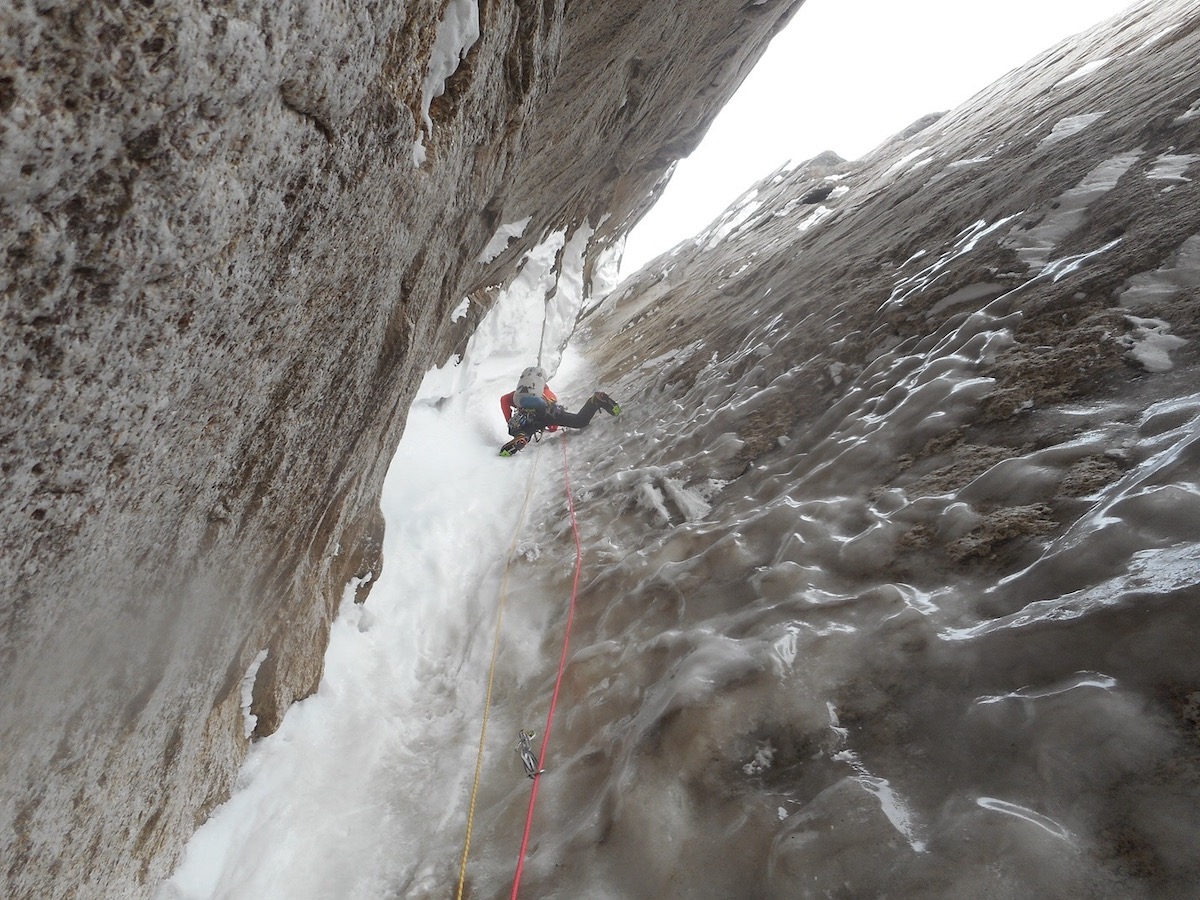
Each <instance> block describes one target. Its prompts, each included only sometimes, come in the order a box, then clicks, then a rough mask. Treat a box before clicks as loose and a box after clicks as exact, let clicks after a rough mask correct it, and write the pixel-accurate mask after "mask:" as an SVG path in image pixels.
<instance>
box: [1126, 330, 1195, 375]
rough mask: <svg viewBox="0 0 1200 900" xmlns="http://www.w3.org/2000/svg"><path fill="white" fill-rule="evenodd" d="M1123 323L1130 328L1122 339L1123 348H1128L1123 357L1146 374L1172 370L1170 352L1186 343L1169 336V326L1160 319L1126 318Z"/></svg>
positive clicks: (1178, 338) (1181, 339)
mask: <svg viewBox="0 0 1200 900" xmlns="http://www.w3.org/2000/svg"><path fill="white" fill-rule="evenodd" d="M1125 321H1126V322H1128V323H1129V325H1130V326H1131V328H1132V330H1131V331H1130V333H1129V334H1128V335H1126V336H1125V337H1123V338H1122V343H1123V344H1124V346H1126V347H1128V348H1129V351H1128V352H1127V353H1126V354H1125V355H1126V356H1127V357H1128V358H1129V359H1131V360H1133V361H1134V362H1136V363H1139V364H1140V365H1141V366H1142V367H1143V368H1144V369H1145V370H1146V371H1147V372H1169V371H1170V370H1171V369H1172V368H1173V365H1172V363H1171V356H1170V352H1171V351H1172V350H1177V349H1179V348H1180V347H1182V346H1183V345H1184V344H1186V343H1187V341H1186V340H1184V339H1183V338H1181V337H1176V336H1175V335H1173V334H1171V326H1170V324H1169V323H1167V322H1164V321H1163V320H1162V319H1142V318H1139V317H1138V316H1126V317H1125Z"/></svg>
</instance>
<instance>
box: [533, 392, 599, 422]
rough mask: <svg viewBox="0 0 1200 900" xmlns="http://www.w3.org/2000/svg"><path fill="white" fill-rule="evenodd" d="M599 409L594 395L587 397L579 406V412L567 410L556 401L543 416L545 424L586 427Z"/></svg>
mask: <svg viewBox="0 0 1200 900" xmlns="http://www.w3.org/2000/svg"><path fill="white" fill-rule="evenodd" d="M599 409H600V404H599V403H597V402H596V398H595V397H588V401H587V403H585V404H583V406H581V407H580V408H579V412H574V413H573V412H567V411H566V410H565V409H563V408H562V407H561V406H559V405H558V404H557V403H556V404H555V405H554V406H552V407H550V411H549V413H548V414H547V415H546V416H545V419H546V423H545V424H546V425H565V426H566V427H567V428H587V427H588V423H589V422H591V421H592V416H594V415H596V411H597V410H599Z"/></svg>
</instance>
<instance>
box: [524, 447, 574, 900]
mask: <svg viewBox="0 0 1200 900" xmlns="http://www.w3.org/2000/svg"><path fill="white" fill-rule="evenodd" d="M562 448H563V486H564V488H565V490H566V492H567V509H568V510H569V511H570V513H571V532H572V534H574V536H575V577H574V581H573V582H572V583H571V602H570V604H569V605H568V607H567V625H566V628H565V629H564V632H563V645H562V654H561V655H560V656H559V659H558V675H557V677H556V678H555V679H554V693H553V694H552V695H551V697H550V710H549V711H548V712H547V713H546V727H545V729H544V730H543V731H542V752H541V754H540V755H539V757H538V760H539V765H540V764H541V763H544V762H545V760H546V751H547V748H548V747H549V746H550V728H551V726H552V725H553V724H554V711H555V709H556V708H557V707H558V693H559V690H560V689H561V688H562V680H563V672H564V671H565V670H566V668H567V650H568V648H569V647H570V646H571V623H572V622H573V621H574V619H575V603H576V600H577V599H578V597H579V574H580V572H581V571H582V570H583V547H582V546H581V544H580V542H579V523H578V522H577V521H576V520H575V498H574V497H573V496H572V494H571V473H570V469H569V468H568V465H567V438H566V435H563V438H562ZM541 783H542V777H541V776H540V775H538V776H536V777H535V778H534V779H533V790H531V791H530V792H529V811H528V812H527V813H526V815H525V834H524V835H523V836H522V838H521V852H520V854H518V856H517V871H516V874H515V875H514V876H513V886H512V900H517V892H518V891H519V890H520V887H521V873H522V871H523V870H524V868H525V853H526V851H527V850H528V849H529V834H530V832H531V831H532V830H533V811H534V808H535V807H536V806H537V796H538V786H539V785H540V784H541Z"/></svg>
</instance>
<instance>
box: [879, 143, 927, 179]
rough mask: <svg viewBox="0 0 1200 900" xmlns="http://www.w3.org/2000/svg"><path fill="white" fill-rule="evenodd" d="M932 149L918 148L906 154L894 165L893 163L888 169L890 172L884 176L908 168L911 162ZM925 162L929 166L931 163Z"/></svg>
mask: <svg viewBox="0 0 1200 900" xmlns="http://www.w3.org/2000/svg"><path fill="white" fill-rule="evenodd" d="M931 149H932V148H930V147H918V148H917V149H915V150H912V151H910V152H908V153H905V154H904V155H903V156H902V157H900V158H899V159H898V160H896V161H895V162H894V163H892V164H891V166H889V167H888V170H887V171H886V172H884V175H891V174H893V173H894V172H899V171H900V170H901V169H903V168H904V167H905V166H907V165H908V164H909V163H910V162H912V161H913V160H914V159H916V158H917V157H918V156H920V155H921V154H923V153H928V152H929V151H930V150H931ZM924 162H925V163H926V164H927V163H928V162H929V160H924ZM914 168H915V167H914Z"/></svg>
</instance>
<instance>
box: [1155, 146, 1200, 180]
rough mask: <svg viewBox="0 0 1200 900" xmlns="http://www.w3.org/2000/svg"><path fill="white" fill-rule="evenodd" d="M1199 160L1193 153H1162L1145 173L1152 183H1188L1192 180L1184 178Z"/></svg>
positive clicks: (1198, 156) (1199, 156)
mask: <svg viewBox="0 0 1200 900" xmlns="http://www.w3.org/2000/svg"><path fill="white" fill-rule="evenodd" d="M1198 160H1200V155H1197V154H1195V153H1164V154H1162V155H1161V156H1159V157H1157V158H1156V159H1155V160H1154V165H1153V166H1151V168H1150V171H1149V172H1147V173H1146V177H1147V178H1149V179H1151V180H1153V181H1171V182H1188V181H1191V180H1192V179H1190V178H1187V177H1185V176H1184V174H1183V173H1184V172H1186V171H1187V170H1188V169H1190V168H1191V167H1192V166H1194V165H1195V164H1196V162H1197V161H1198Z"/></svg>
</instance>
